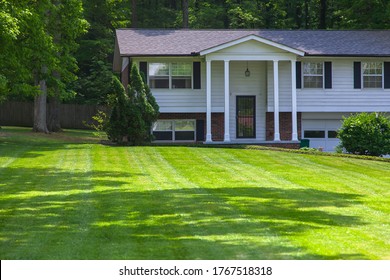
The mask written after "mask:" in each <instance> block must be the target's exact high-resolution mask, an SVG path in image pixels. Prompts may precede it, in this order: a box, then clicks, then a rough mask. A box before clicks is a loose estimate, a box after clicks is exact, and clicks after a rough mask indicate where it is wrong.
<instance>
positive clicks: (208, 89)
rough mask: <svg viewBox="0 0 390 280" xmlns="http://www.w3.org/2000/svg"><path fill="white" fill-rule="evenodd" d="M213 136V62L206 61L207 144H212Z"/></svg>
mask: <svg viewBox="0 0 390 280" xmlns="http://www.w3.org/2000/svg"><path fill="white" fill-rule="evenodd" d="M212 141H213V140H212V135H211V61H210V60H206V142H212Z"/></svg>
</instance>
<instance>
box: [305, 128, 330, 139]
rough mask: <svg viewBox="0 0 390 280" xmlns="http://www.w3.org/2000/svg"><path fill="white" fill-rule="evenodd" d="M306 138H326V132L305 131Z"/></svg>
mask: <svg viewBox="0 0 390 280" xmlns="http://www.w3.org/2000/svg"><path fill="white" fill-rule="evenodd" d="M303 137H304V138H325V131H324V130H305V132H304V135H303Z"/></svg>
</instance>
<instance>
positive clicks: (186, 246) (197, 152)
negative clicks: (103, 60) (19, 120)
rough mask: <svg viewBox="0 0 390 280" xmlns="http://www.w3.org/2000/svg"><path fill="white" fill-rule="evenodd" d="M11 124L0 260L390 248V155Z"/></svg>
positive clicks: (254, 255) (308, 255) (338, 255)
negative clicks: (132, 139)
mask: <svg viewBox="0 0 390 280" xmlns="http://www.w3.org/2000/svg"><path fill="white" fill-rule="evenodd" d="M6 130H7V129H6ZM7 134H8V137H7V138H5V139H3V138H0V165H1V163H2V162H3V163H4V162H5V161H7V160H9V158H10V157H15V160H14V161H12V162H10V163H9V164H8V165H7V166H6V167H4V168H0V178H1V179H2V180H1V181H0V189H1V194H0V202H1V210H0V221H1V228H0V252H2V253H0V256H1V257H2V258H15V259H21V258H28V259H42V258H43V259H44V258H49V259H50V258H53V259H386V258H390V256H389V253H388V252H389V251H390V244H389V239H388V236H389V231H390V225H389V222H388V214H389V207H390V206H389V203H388V202H389V184H390V182H389V180H388V179H389V174H390V172H389V171H390V165H389V164H388V163H383V162H374V161H362V160H355V159H345V158H333V157H321V156H312V155H299V154H293V153H284V152H274V151H254V150H243V149H224V148H207V149H206V148H194V147H110V146H102V145H98V144H94V143H93V140H92V138H91V137H90V136H91V135H90V134H88V133H85V132H83V133H81V134H80V133H78V132H77V131H76V132H74V131H72V132H71V134H69V135H71V137H69V136H67V132H65V133H64V134H63V135H64V136H66V137H62V134H57V135H55V138H53V137H52V136H51V135H48V136H44V135H39V137H35V135H34V134H31V133H24V132H23V131H22V130H20V129H18V130H17V132H16V133H13V131H12V129H11V130H10V131H9V132H8V131H7ZM77 135H79V136H77ZM76 136H77V137H80V138H79V139H76ZM83 137H86V139H87V138H88V139H87V142H88V144H82V143H83V140H82V139H83ZM76 140H77V141H76ZM25 142H28V143H29V144H28V145H24V143H25ZM12 145H13V149H12V152H9V151H10V150H7V151H6V152H5V149H6V148H7V147H8V146H12ZM26 147H27V148H26ZM22 148H26V150H25V151H23V152H21V149H22Z"/></svg>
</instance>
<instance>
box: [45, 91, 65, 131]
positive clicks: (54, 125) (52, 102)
mask: <svg viewBox="0 0 390 280" xmlns="http://www.w3.org/2000/svg"><path fill="white" fill-rule="evenodd" d="M60 104H61V102H60V99H59V95H58V93H56V94H55V96H52V97H50V98H49V107H48V116H47V128H48V129H49V131H50V132H59V131H61V130H62V129H61V118H60Z"/></svg>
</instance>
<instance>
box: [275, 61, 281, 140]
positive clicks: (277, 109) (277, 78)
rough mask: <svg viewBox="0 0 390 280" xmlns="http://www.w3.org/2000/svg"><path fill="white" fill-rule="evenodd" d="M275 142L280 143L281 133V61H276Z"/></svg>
mask: <svg viewBox="0 0 390 280" xmlns="http://www.w3.org/2000/svg"><path fill="white" fill-rule="evenodd" d="M274 141H280V132H279V61H278V60H274Z"/></svg>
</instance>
